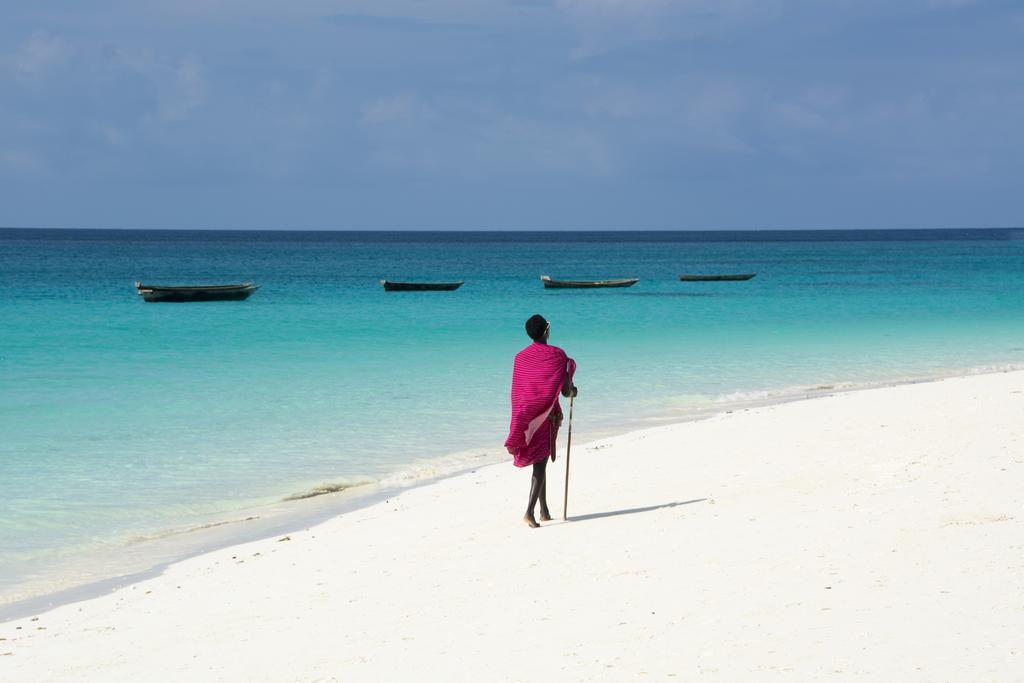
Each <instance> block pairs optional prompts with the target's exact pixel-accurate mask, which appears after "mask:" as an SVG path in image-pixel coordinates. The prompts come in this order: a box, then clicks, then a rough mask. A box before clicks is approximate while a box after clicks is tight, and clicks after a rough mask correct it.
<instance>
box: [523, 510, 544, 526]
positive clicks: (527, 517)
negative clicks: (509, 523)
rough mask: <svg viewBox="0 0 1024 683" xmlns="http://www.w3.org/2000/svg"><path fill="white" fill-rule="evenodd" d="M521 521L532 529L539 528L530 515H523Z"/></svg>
mask: <svg viewBox="0 0 1024 683" xmlns="http://www.w3.org/2000/svg"><path fill="white" fill-rule="evenodd" d="M523 521H524V522H526V525H527V526H529V527H531V528H533V529H536V528H537V527H539V526H540V524H537V520H535V519H534V518H533V515H531V514H530V513H526V514H525V515H523Z"/></svg>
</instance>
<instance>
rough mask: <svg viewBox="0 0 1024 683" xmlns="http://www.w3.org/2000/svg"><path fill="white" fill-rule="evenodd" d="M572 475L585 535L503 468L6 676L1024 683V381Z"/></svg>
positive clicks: (291, 543) (275, 553) (49, 652)
mask: <svg viewBox="0 0 1024 683" xmlns="http://www.w3.org/2000/svg"><path fill="white" fill-rule="evenodd" d="M586 410H587V407H586V397H585V395H584V396H582V397H581V399H580V400H578V402H577V405H576V417H577V419H578V420H585V419H586ZM503 436H504V435H496V437H495V438H496V441H500V440H501V438H502V437H503ZM562 446H563V449H562V452H561V453H560V457H559V459H558V461H557V462H556V463H555V464H554V465H553V466H552V468H551V469H549V478H550V480H549V484H548V487H549V497H550V499H551V503H552V507H553V512H556V514H557V516H558V517H560V512H561V492H562V483H563V472H564V469H563V466H564V462H563V458H562V456H563V455H564V440H563V442H562ZM573 451H574V452H573V456H572V472H571V490H570V501H569V502H570V507H569V516H570V520H569V522H568V523H563V522H561V520H560V519H559V520H558V521H556V522H552V523H548V524H545V525H544V526H543V527H542V528H540V529H530V528H528V527H527V526H526V525H525V524H524V523H523V522H522V521H521V519H520V518H521V516H522V512H523V508H524V506H525V502H526V496H527V489H528V478H529V474H528V472H527V471H520V470H515V469H514V468H513V467H512V466H511V464H502V465H496V466H489V467H485V468H481V469H479V470H477V471H475V472H473V473H469V474H465V475H460V476H457V477H452V478H449V479H444V480H441V481H438V482H436V483H432V484H430V485H427V486H423V487H420V488H415V489H411V490H408V491H405V492H402V493H401V494H399V495H397V496H396V497H394V498H391V499H390V500H388V501H386V502H381V503H377V504H373V505H371V506H369V507H366V508H362V509H359V510H356V511H353V512H350V513H346V514H343V515H341V516H339V517H336V518H334V519H331V520H330V521H327V522H325V523H323V524H320V525H318V526H315V527H313V528H310V529H306V530H301V531H297V532H294V533H290V534H288V536H287V537H286V538H281V537H275V538H268V539H265V540H263V541H258V542H254V543H248V544H245V545H240V546H234V547H230V548H225V549H222V550H218V551H216V552H212V553H209V554H205V555H201V556H198V557H194V558H191V559H189V560H186V561H183V562H180V563H178V564H175V565H172V566H171V567H169V568H168V569H167V570H166V571H164V572H163V573H162V574H161V575H159V576H156V577H154V578H150V579H147V580H145V581H142V582H140V583H137V584H134V585H131V586H128V587H125V588H122V589H120V590H118V591H116V592H113V593H111V594H108V595H105V596H102V597H99V598H96V599H92V600H88V601H85V602H79V603H75V604H68V605H64V606H61V607H59V608H56V609H53V610H52V611H49V612H46V613H42V614H39V615H38V616H36V617H31V618H24V619H19V620H16V621H11V622H7V623H3V624H0V680H2V681H51V680H52V681H155V680H191V681H196V680H203V681H206V680H224V681H333V680H337V681H385V680H386V681H422V680H477V681H506V680H507V681H526V680H534V681H541V680H547V681H594V680H606V681H626V680H649V681H666V680H681V681H682V680H694V679H702V678H709V679H712V680H723V681H740V680H758V681H761V680H775V679H785V680H794V681H806V680H814V679H819V678H829V679H836V680H846V679H851V680H853V679H856V680H879V681H897V680H898V681H910V680H921V681H933V680H934V681H947V680H949V681H1014V680H1024V635H1022V634H1024V372H1010V373H999V374H991V375H978V376H970V377H962V378H954V379H947V380H942V381H936V382H929V383H922V384H913V385H904V386H896V387H888V388H881V389H871V390H865V391H859V392H852V393H844V394H836V395H832V396H823V397H820V398H814V399H810V400H805V401H800V402H794V403H787V404H782V405H776V406H767V407H762V408H755V409H750V410H745V411H737V412H733V413H730V414H722V415H719V416H716V417H713V418H710V419H706V420H703V421H699V422H690V423H683V424H677V425H672V426H666V427H656V428H652V429H648V430H644V431H640V432H634V433H631V434H626V435H622V436H619V437H615V438H611V439H607V440H603V441H599V442H596V443H590V444H577V445H576V446H575V447H574V449H573ZM556 501H557V502H556Z"/></svg>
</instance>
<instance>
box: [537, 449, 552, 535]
mask: <svg viewBox="0 0 1024 683" xmlns="http://www.w3.org/2000/svg"><path fill="white" fill-rule="evenodd" d="M538 464H540V465H541V475H540V476H541V479H540V494H539V495H538V496H537V500H538V501H539V502H540V521H542V522H550V521H551V511H550V510H548V459H547V458H544V459H543V460H541V461H540V463H538Z"/></svg>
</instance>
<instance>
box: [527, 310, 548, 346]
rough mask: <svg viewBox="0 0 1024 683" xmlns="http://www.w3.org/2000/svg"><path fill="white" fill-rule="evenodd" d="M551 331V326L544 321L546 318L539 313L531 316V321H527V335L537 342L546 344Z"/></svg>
mask: <svg viewBox="0 0 1024 683" xmlns="http://www.w3.org/2000/svg"><path fill="white" fill-rule="evenodd" d="M550 329H551V324H550V323H548V321H547V320H545V319H544V316H542V315H540V314H539V313H538V314H536V315H531V316H530V319H529V320H527V321H526V334H528V335H530V339H532V340H533V341H537V342H544V341H547V340H548V331H549V330H550Z"/></svg>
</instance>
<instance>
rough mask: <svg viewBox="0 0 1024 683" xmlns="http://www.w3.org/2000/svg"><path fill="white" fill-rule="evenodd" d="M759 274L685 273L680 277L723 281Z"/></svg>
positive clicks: (683, 278) (693, 280)
mask: <svg viewBox="0 0 1024 683" xmlns="http://www.w3.org/2000/svg"><path fill="white" fill-rule="evenodd" d="M755 275H757V273H735V274H724V275H692V274H683V275H680V276H679V279H680V280H682V281H683V282H722V281H736V280H749V279H750V278H752V277H754V276H755Z"/></svg>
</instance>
